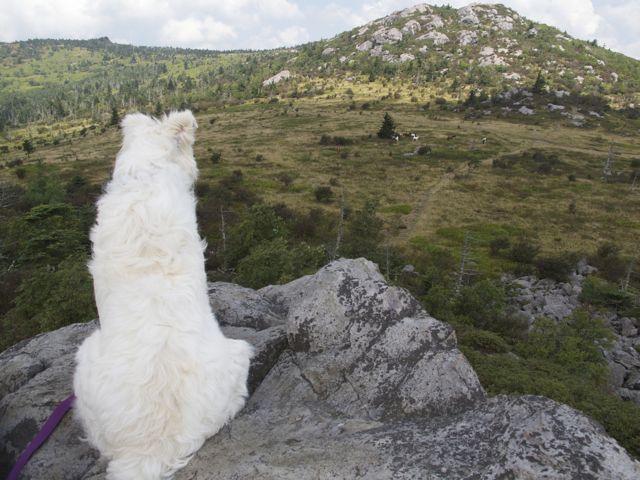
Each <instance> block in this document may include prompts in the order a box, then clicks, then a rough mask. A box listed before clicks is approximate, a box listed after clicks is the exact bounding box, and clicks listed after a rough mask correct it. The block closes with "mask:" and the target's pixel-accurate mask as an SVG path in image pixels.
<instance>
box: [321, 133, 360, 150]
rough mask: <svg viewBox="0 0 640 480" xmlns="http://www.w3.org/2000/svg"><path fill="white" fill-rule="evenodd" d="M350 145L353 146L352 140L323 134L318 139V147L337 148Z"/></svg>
mask: <svg viewBox="0 0 640 480" xmlns="http://www.w3.org/2000/svg"><path fill="white" fill-rule="evenodd" d="M351 144H353V140H351V139H350V138H346V137H340V136H331V135H325V134H323V135H322V136H321V137H320V145H335V146H338V147H344V146H347V145H351Z"/></svg>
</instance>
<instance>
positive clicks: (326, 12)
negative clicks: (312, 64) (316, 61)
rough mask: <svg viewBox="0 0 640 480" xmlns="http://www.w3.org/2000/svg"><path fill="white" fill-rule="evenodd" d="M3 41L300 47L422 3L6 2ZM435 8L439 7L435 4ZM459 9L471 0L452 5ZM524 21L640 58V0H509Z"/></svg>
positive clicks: (1, 10)
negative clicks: (91, 40)
mask: <svg viewBox="0 0 640 480" xmlns="http://www.w3.org/2000/svg"><path fill="white" fill-rule="evenodd" d="M1 2H2V7H0V41H3V42H11V41H15V40H26V39H29V38H75V39H86V38H96V37H105V36H106V37H109V38H110V39H111V40H112V41H114V42H118V43H129V44H134V45H149V46H173V47H188V48H207V49H214V50H233V49H265V48H275V47H283V46H294V45H299V44H301V43H305V42H309V41H314V40H320V39H323V38H330V37H332V36H333V35H335V34H337V33H340V32H342V31H345V30H350V29H351V28H353V27H355V26H358V25H362V24H364V23H367V22H368V21H370V20H373V19H376V18H379V17H383V16H385V15H388V14H389V13H391V12H393V11H395V10H399V9H402V8H405V7H409V6H412V5H415V4H416V3H418V2H417V1H416V0H408V1H405V0H395V1H394V0H376V1H366V0H356V1H343V0H334V1H331V0H329V1H326V0H325V1H321V0H311V1H299V0H223V1H219V0H1ZM433 3H434V4H439V3H437V2H435V1H434V2H433ZM446 3H448V4H449V5H451V6H454V7H460V6H463V5H466V4H468V3H470V2H469V0H449V1H448V2H446ZM501 3H503V4H504V5H507V6H509V7H511V8H513V9H514V10H516V11H517V12H518V13H520V14H521V15H524V16H525V17H527V18H529V19H531V20H534V21H538V22H542V23H547V24H549V25H553V26H555V27H558V28H559V29H561V30H566V31H567V32H568V33H569V34H570V35H572V36H574V37H576V38H581V39H584V40H593V39H597V40H598V43H599V44H601V45H603V44H604V45H605V46H607V47H608V48H611V49H612V50H615V51H619V52H622V53H625V54H626V55H629V56H631V57H634V58H636V59H640V29H638V26H637V25H638V21H639V20H640V0H503V1H502V2H501Z"/></svg>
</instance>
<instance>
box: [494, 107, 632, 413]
mask: <svg viewBox="0 0 640 480" xmlns="http://www.w3.org/2000/svg"><path fill="white" fill-rule="evenodd" d="M550 105H552V104H550ZM549 109H550V110H552V111H553V110H556V109H554V108H549ZM595 271H596V269H595V268H593V267H591V266H589V265H587V264H586V262H585V261H581V262H579V263H578V265H577V268H576V270H575V271H574V272H573V273H571V275H570V276H569V279H568V281H566V282H555V281H553V280H549V279H542V280H540V279H537V278H536V277H533V276H527V277H519V278H515V279H514V278H508V277H505V278H504V279H503V280H504V281H505V283H506V284H507V285H508V286H509V288H510V290H511V291H512V296H511V299H510V301H511V305H512V307H513V308H514V310H515V311H516V312H517V314H519V315H521V316H523V317H524V318H526V319H527V321H528V322H529V325H532V324H533V322H534V321H535V319H536V318H538V317H545V318H548V319H550V320H554V321H556V322H559V321H561V320H563V319H565V318H567V317H569V316H570V315H571V314H573V312H574V311H575V310H576V309H577V308H580V307H581V306H582V303H581V302H580V293H581V292H582V285H583V283H584V280H585V278H586V276H587V275H589V274H591V273H594V272H595ZM599 315H600V316H602V317H603V320H604V321H605V323H606V324H607V325H609V326H610V327H611V329H612V331H613V333H614V337H615V340H614V342H613V343H612V344H611V346H610V347H609V348H607V349H606V350H603V355H604V358H605V360H606V361H607V364H608V367H609V372H610V381H611V386H612V387H613V389H614V390H615V392H616V393H617V394H618V396H619V397H620V398H622V399H624V400H630V401H632V402H634V403H637V404H638V405H640V335H639V333H640V332H639V328H638V327H640V322H638V319H636V318H629V317H625V316H620V315H618V314H617V313H616V312H615V311H614V310H610V311H604V312H600V313H599Z"/></svg>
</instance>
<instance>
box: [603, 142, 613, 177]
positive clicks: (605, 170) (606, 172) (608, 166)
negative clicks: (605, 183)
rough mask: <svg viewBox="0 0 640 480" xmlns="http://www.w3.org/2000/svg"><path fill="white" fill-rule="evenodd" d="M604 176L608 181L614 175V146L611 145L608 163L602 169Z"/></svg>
mask: <svg viewBox="0 0 640 480" xmlns="http://www.w3.org/2000/svg"><path fill="white" fill-rule="evenodd" d="M602 175H604V178H605V179H608V178H609V177H611V175H613V144H611V145H609V153H608V154H607V161H606V162H605V163H604V168H603V169H602Z"/></svg>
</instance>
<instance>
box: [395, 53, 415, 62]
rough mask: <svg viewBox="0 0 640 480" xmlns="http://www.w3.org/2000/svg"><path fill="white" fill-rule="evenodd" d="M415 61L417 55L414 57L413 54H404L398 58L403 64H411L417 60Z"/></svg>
mask: <svg viewBox="0 0 640 480" xmlns="http://www.w3.org/2000/svg"><path fill="white" fill-rule="evenodd" d="M415 59H416V57H415V55H413V54H411V53H402V54H400V57H399V58H398V61H399V62H401V63H404V62H410V61H412V60H415Z"/></svg>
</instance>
